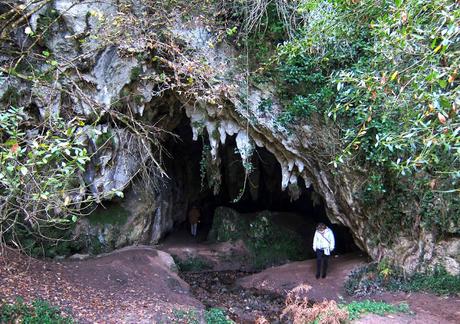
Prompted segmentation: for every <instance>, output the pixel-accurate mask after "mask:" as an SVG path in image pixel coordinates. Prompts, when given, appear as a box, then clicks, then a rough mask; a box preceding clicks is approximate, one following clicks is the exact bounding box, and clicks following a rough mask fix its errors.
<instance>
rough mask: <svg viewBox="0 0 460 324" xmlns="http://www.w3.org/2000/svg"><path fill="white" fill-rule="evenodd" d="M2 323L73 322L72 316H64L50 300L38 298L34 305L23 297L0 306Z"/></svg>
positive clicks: (43, 323) (45, 323)
mask: <svg viewBox="0 0 460 324" xmlns="http://www.w3.org/2000/svg"><path fill="white" fill-rule="evenodd" d="M0 322H1V323H24V324H54V323H73V320H72V319H71V318H70V317H63V316H62V315H61V312H60V310H59V309H58V308H57V307H53V306H51V305H50V304H48V302H46V301H43V300H40V299H37V300H35V301H33V302H32V305H27V304H25V303H24V301H23V300H22V299H18V300H17V301H16V303H14V304H4V305H2V306H1V307H0Z"/></svg>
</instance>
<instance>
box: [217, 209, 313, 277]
mask: <svg viewBox="0 0 460 324" xmlns="http://www.w3.org/2000/svg"><path fill="white" fill-rule="evenodd" d="M208 239H209V240H211V241H218V242H228V241H237V240H243V242H244V243H245V245H246V246H247V247H248V249H249V250H250V252H251V259H252V260H253V266H254V267H255V268H257V269H260V268H265V267H267V266H270V265H275V264H280V263H283V262H286V261H287V260H291V261H293V260H303V259H305V258H306V257H307V249H306V248H305V242H304V241H303V240H302V237H301V236H300V234H298V233H296V232H295V231H293V230H291V229H289V228H285V227H283V226H280V225H279V224H277V223H276V222H275V220H274V216H273V215H271V214H270V212H265V213H259V214H258V215H257V217H252V216H250V215H240V214H238V213H236V212H235V211H233V210H231V209H228V208H221V209H217V210H216V213H215V215H214V219H213V226H212V229H211V231H210V232H209V235H208Z"/></svg>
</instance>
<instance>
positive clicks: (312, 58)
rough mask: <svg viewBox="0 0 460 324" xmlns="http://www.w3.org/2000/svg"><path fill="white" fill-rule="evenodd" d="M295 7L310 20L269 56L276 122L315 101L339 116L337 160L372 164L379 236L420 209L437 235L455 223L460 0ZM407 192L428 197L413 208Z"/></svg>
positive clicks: (303, 113)
mask: <svg viewBox="0 0 460 324" xmlns="http://www.w3.org/2000/svg"><path fill="white" fill-rule="evenodd" d="M296 11H297V18H298V19H300V20H301V21H303V25H302V27H300V28H298V29H297V30H296V31H297V34H296V35H295V37H293V38H292V39H290V40H288V41H285V42H284V43H283V44H282V45H280V46H278V48H277V50H276V55H275V56H274V57H273V58H272V59H271V61H272V62H274V66H273V69H272V70H271V71H270V73H271V76H272V78H273V80H274V81H275V82H277V84H278V89H280V97H281V99H282V100H283V103H284V110H283V112H282V113H281V114H280V115H279V116H278V119H277V122H278V124H279V125H281V126H288V125H290V124H293V123H296V122H298V121H300V120H302V119H304V118H308V117H309V116H310V114H311V112H313V111H316V112H319V113H324V114H325V115H326V116H327V117H329V118H330V119H332V120H333V121H334V122H335V123H336V124H337V126H338V127H339V128H340V129H341V145H342V153H341V154H339V155H337V156H336V157H332V156H331V157H330V158H331V164H333V165H334V166H336V167H338V165H339V164H347V165H348V166H351V165H360V166H362V167H365V168H366V169H369V170H371V172H370V174H371V177H369V181H368V183H367V184H366V185H365V186H364V187H363V192H362V198H363V199H364V201H365V203H366V206H367V207H368V210H367V213H368V214H370V215H371V218H373V220H377V222H376V226H373V225H370V227H369V229H370V230H371V231H372V233H373V235H374V234H375V236H376V237H377V242H389V241H391V239H392V237H393V236H394V235H393V234H394V233H395V231H394V230H393V228H394V227H392V226H398V227H399V228H411V226H409V227H405V225H406V224H413V223H414V221H416V219H415V218H416V217H418V215H420V216H421V218H422V221H421V222H420V221H418V223H419V224H420V226H424V227H425V228H427V229H433V228H436V230H437V232H438V234H439V236H438V237H439V238H442V237H444V236H447V235H449V233H452V228H456V227H458V224H459V222H460V220H459V218H460V217H459V215H460V213H459V212H458V211H459V207H458V206H459V205H460V202H459V200H460V196H459V195H458V192H459V190H460V159H459V158H460V142H459V140H458V139H459V132H460V119H459V114H458V106H459V104H460V102H459V99H458V94H459V91H460V87H459V86H460V83H459V82H458V67H459V66H460V55H458V54H459V52H460V48H459V44H460V27H459V24H458V22H459V21H460V5H459V4H458V2H456V1H453V0H435V1H431V0H409V1H404V2H403V1H380V2H379V4H378V5H376V3H375V1H371V0H364V1H341V0H334V1H328V0H303V1H300V2H299V3H298V6H297V10H296ZM414 180H415V181H414ZM384 202H385V203H384ZM408 202H420V203H421V204H420V206H417V207H414V208H411V209H410V210H408V209H407V208H406V206H407V204H408ZM376 207H377V208H376ZM369 223H371V221H370V222H369ZM379 229H383V230H382V231H378V230H379ZM379 233H381V234H382V235H379ZM411 234H416V231H412V232H411Z"/></svg>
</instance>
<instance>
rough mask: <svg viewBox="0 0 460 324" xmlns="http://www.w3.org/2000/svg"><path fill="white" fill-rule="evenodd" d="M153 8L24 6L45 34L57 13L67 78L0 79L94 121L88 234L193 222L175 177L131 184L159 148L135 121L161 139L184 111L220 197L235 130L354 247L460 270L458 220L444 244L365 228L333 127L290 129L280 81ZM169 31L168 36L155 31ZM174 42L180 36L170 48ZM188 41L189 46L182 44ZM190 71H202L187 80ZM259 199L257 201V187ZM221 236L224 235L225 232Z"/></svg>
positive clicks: (355, 182) (22, 40)
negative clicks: (224, 157) (223, 151)
mask: <svg viewBox="0 0 460 324" xmlns="http://www.w3.org/2000/svg"><path fill="white" fill-rule="evenodd" d="M154 9H155V8H149V7H148V1H137V0H128V1H115V0H107V1H89V2H88V1H80V2H78V1H70V0H55V1H49V2H47V3H46V5H45V6H43V7H41V8H40V9H39V10H38V11H33V10H34V6H33V5H32V6H31V7H30V8H29V9H27V10H32V11H33V13H32V11H31V16H30V28H31V30H32V31H33V32H34V33H40V32H41V31H43V27H44V26H43V24H44V23H45V22H46V21H48V22H49V21H50V20H51V21H53V20H54V19H56V20H57V22H56V23H53V24H52V25H51V26H50V28H49V29H47V30H46V33H45V35H44V36H46V37H42V38H40V40H39V45H40V46H41V47H42V48H46V49H47V50H48V51H49V52H50V53H52V55H53V58H54V59H55V60H56V61H57V62H59V64H60V65H59V69H58V70H57V71H58V72H59V77H57V78H56V80H54V81H53V83H52V84H51V85H49V84H44V83H43V82H28V81H27V80H23V79H21V78H19V77H15V76H13V75H9V76H7V77H4V76H0V99H2V100H3V101H5V102H11V91H10V90H11V89H14V90H15V91H16V93H17V98H15V101H16V103H17V104H18V105H19V106H23V107H29V108H30V109H36V110H37V112H36V114H35V115H37V116H38V117H37V118H40V120H44V119H45V118H48V117H50V116H51V117H53V116H61V117H63V118H68V119H70V118H74V117H78V118H80V119H82V120H84V121H85V123H84V124H85V125H86V126H82V128H84V127H86V128H84V129H83V130H84V133H85V134H86V135H85V136H86V137H85V138H83V139H82V141H84V142H85V143H86V145H87V147H88V150H89V151H90V152H93V153H94V155H93V158H92V160H91V162H90V163H89V164H88V167H87V170H86V171H85V174H84V175H83V178H84V180H85V182H86V185H87V186H88V187H89V191H90V192H91V193H92V194H93V195H94V196H95V197H96V198H97V199H99V200H100V201H101V203H102V204H105V205H107V209H104V208H103V207H102V206H101V207H98V209H97V210H96V211H95V213H93V215H91V216H90V217H89V218H88V219H86V220H83V221H82V222H81V224H79V227H78V231H77V233H78V234H79V235H80V238H82V239H85V240H87V241H88V242H95V244H99V245H100V246H101V247H100V248H101V249H103V250H108V249H113V248H118V247H121V246H123V245H127V244H133V243H153V242H157V241H158V240H159V239H160V238H161V237H162V236H164V235H165V234H166V233H167V232H168V231H170V230H171V229H172V227H173V225H174V224H175V223H178V222H181V221H184V220H185V214H186V209H187V206H188V204H189V202H190V200H191V199H192V198H193V194H191V193H189V192H188V193H187V192H185V191H184V190H183V189H182V188H180V186H179V185H178V184H177V182H175V179H167V178H165V177H164V176H162V175H161V174H159V173H158V172H152V173H151V174H150V177H151V178H152V179H151V180H152V181H153V183H156V185H155V186H154V185H152V186H150V187H148V186H147V189H145V188H143V189H142V190H138V191H136V190H135V189H136V188H134V187H136V184H137V182H136V181H137V178H139V177H140V176H139V174H138V172H139V170H140V168H141V167H142V166H145V165H146V163H147V161H152V159H151V158H152V157H158V154H159V153H158V151H159V149H158V145H157V144H159V143H152V142H148V141H146V140H145V136H144V137H143V136H141V135H140V133H139V128H135V127H137V126H138V123H137V122H142V123H143V125H150V126H152V125H153V126H155V127H156V128H155V127H154V129H152V128H148V129H145V128H143V129H141V131H142V132H144V133H143V134H145V132H147V133H149V134H152V133H154V134H155V138H156V139H157V140H158V141H159V142H161V141H162V140H164V139H165V137H166V135H165V134H163V133H161V132H159V134H157V133H156V132H157V128H162V129H163V130H164V131H166V132H168V131H172V130H173V129H174V128H175V127H176V126H177V123H178V122H177V121H178V116H179V115H180V114H182V113H183V112H185V114H186V115H187V117H188V118H189V120H190V126H191V128H192V131H193V134H192V136H193V139H194V140H199V136H200V135H202V136H204V137H207V140H208V142H209V146H210V166H209V167H210V169H212V170H217V171H215V172H213V179H214V182H213V185H214V192H215V193H217V192H218V191H219V185H220V184H221V182H222V179H225V177H230V178H231V179H235V178H236V177H235V176H233V175H231V174H230V175H220V174H219V172H218V170H219V166H220V163H221V157H220V156H219V152H220V148H221V147H222V146H223V145H224V144H225V142H226V141H227V139H228V138H229V137H234V138H235V142H236V149H237V151H238V154H239V155H240V158H241V161H242V163H243V165H248V164H250V159H251V155H252V154H253V152H254V150H256V149H257V148H258V147H264V148H265V149H266V150H267V151H268V152H270V153H272V154H273V156H274V157H275V159H276V160H277V162H278V163H279V165H280V169H281V176H282V183H281V188H279V189H280V190H289V192H290V194H291V197H292V198H293V199H297V198H299V186H300V183H302V185H305V186H306V187H307V188H313V189H314V191H315V192H316V193H317V194H318V195H319V196H321V198H322V200H323V201H324V203H325V209H326V213H327V216H328V218H329V219H330V220H331V221H332V222H334V223H341V224H343V225H345V226H347V227H349V228H350V230H351V232H352V234H353V237H354V239H355V243H356V244H357V245H358V246H359V247H360V248H361V249H362V250H363V251H365V252H367V253H368V254H369V255H370V256H371V257H372V258H374V259H381V258H382V257H384V256H387V257H389V258H390V259H392V260H393V261H394V262H395V263H396V264H398V265H400V266H403V267H404V268H406V269H407V270H412V269H417V268H419V267H421V266H422V264H425V266H432V265H434V264H436V263H441V264H444V265H445V266H446V268H447V269H448V270H449V271H451V272H452V273H458V271H459V267H460V266H459V264H460V263H459V262H460V261H459V239H458V224H453V226H452V227H453V228H457V230H456V234H455V235H457V236H455V235H453V236H452V238H450V239H448V240H444V241H441V242H437V239H436V238H434V237H433V235H432V234H430V233H424V232H423V231H420V233H419V234H417V235H415V234H414V235H412V236H409V235H406V236H401V237H400V238H399V239H397V240H395V242H394V243H393V244H391V245H388V246H387V245H383V244H381V243H377V244H375V243H373V242H372V238H370V237H369V232H368V227H367V224H368V223H369V222H370V221H371V220H370V219H371V218H370V217H369V213H370V212H372V211H367V210H364V208H363V202H362V201H361V199H360V198H359V197H360V192H361V190H362V188H361V184H362V183H364V181H365V179H366V177H367V174H366V170H359V169H351V168H348V167H346V166H343V167H340V168H338V169H336V168H334V166H333V165H331V163H330V159H329V158H327V157H329V156H333V155H334V150H335V146H334V145H333V143H335V142H336V139H337V130H335V129H334V126H333V125H328V124H327V123H325V122H324V121H323V119H322V118H321V117H320V116H316V115H313V116H312V117H311V119H310V120H309V122H308V124H303V125H292V128H291V129H290V130H289V131H288V130H287V129H285V128H284V127H282V126H281V125H279V123H277V122H276V121H277V116H279V114H280V112H281V111H282V107H281V105H280V104H279V101H278V100H277V98H276V97H275V93H276V92H275V91H274V89H273V87H272V86H271V85H258V86H249V85H248V84H247V82H246V81H247V80H246V71H245V70H244V69H242V68H241V67H239V66H238V53H237V52H236V50H235V49H233V48H232V47H231V46H230V45H229V44H226V42H225V41H223V40H222V39H220V38H219V35H217V33H213V32H212V30H210V28H209V27H208V26H207V25H206V23H204V22H203V21H202V20H201V19H202V17H198V16H197V17H191V18H189V19H188V20H187V21H186V22H184V21H182V20H181V19H180V18H179V16H180V15H177V17H175V19H170V20H168V21H170V25H166V24H163V23H162V24H159V23H158V21H155V20H149V19H154V15H153V13H154V12H157V10H154ZM149 10H150V11H149ZM53 17H54V18H53ZM21 28H22V27H21ZM21 28H18V29H17V30H15V31H13V32H12V33H11V37H12V39H11V41H12V43H14V44H15V45H17V46H19V47H21V48H22V47H24V46H25V45H27V44H30V43H31V40H30V39H28V38H27V37H26V36H24V35H25V33H24V29H23V28H22V29H21ZM161 33H163V34H162V37H163V38H160V37H159V36H158V35H159V34H161ZM168 39H173V40H174V41H173V42H171V43H170V44H164V41H165V40H168ZM160 40H161V41H160ZM181 48H182V49H185V50H184V51H183V52H180V49H181ZM167 51H172V52H173V54H174V55H172V58H171V57H167V56H166V55H164V56H162V54H163V53H165V52H167ZM168 53H171V52H168ZM184 53H186V54H184ZM38 54H39V55H41V53H38ZM8 60H9V58H8V57H7V56H4V55H2V56H1V57H0V65H2V66H3V65H5V66H8ZM160 64H162V65H160ZM36 65H37V67H36V68H37V70H42V71H47V69H48V70H51V69H54V67H52V66H51V67H50V64H49V63H46V62H44V61H43V60H42V61H37V62H36ZM51 71H54V70H51ZM193 71H198V72H196V73H198V74H197V75H193V76H189V74H190V73H192V72H193ZM200 73H201V74H200ZM181 78H182V79H185V81H184V80H182V81H181V80H180V79H181ZM203 80H204V81H203ZM183 83H185V86H184V85H183ZM199 86H201V88H200V87H199ZM195 89H197V90H195ZM7 97H8V98H7ZM267 100H269V102H271V105H270V109H261V106H262V105H263V104H264V103H265V102H267ZM96 112H98V114H99V115H98V114H96ZM128 117H129V118H131V119H128ZM133 119H134V121H133ZM179 119H180V117H179ZM127 120H129V121H127ZM89 125H90V126H89ZM133 129H135V131H133ZM325 157H326V158H325ZM158 167H159V166H158V165H153V166H152V165H148V166H147V167H146V168H147V169H154V168H158ZM144 169H145V168H144ZM244 172H245V171H243V173H241V172H240V173H239V175H238V177H241V176H242V175H244ZM234 173H235V172H234ZM235 174H236V173H235ZM136 177H137V178H136ZM300 180H303V181H300ZM227 182H228V181H227ZM238 182H240V181H239V180H238ZM233 189H234V188H232V190H233ZM119 191H124V192H125V198H124V199H123V200H122V201H116V202H112V203H109V202H108V201H104V198H103V197H113V198H115V197H116V192H119ZM141 191H143V192H144V193H143V194H140V193H139V192H141ZM229 191H231V190H229ZM111 193H113V194H112V196H110V194H111ZM232 194H235V192H232ZM251 195H252V196H254V197H255V196H256V195H257V193H256V192H251ZM117 199H119V198H117ZM113 208H115V210H113ZM101 213H102V216H101V215H100V214H101ZM104 214H109V216H108V217H107V218H106V217H105V216H104ZM221 214H224V211H223V210H219V212H218V213H217V214H216V217H217V218H218V219H221V220H222V221H224V219H225V221H227V220H229V221H230V220H235V219H234V218H235V217H236V216H235V214H234V212H232V211H226V212H225V214H226V215H227V216H225V217H221V216H219V215H221ZM232 215H233V216H232ZM239 216H241V215H239ZM239 216H238V217H239ZM219 217H220V218H219ZM261 217H262V216H261ZM269 218H270V217H268V218H267V219H269ZM102 219H104V221H102ZM260 219H263V218H260ZM275 219H276V218H275ZM248 224H249V223H247V224H246V225H247V226H249V225H248ZM230 230H231V228H230ZM216 235H217V236H216V237H215V238H216V239H217V238H219V235H220V234H219V233H217V234H216ZM97 242H98V243H97ZM91 244H92V243H91ZM91 244H90V243H88V245H91Z"/></svg>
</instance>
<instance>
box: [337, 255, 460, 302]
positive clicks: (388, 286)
mask: <svg viewBox="0 0 460 324" xmlns="http://www.w3.org/2000/svg"><path fill="white" fill-rule="evenodd" d="M344 286H345V290H346V292H347V293H348V294H349V295H354V296H367V295H371V294H374V293H376V292H377V291H382V290H390V291H405V292H416V291H423V292H431V293H435V294H438V295H449V294H459V293H460V276H458V275H457V276H453V275H451V274H449V273H448V272H447V271H446V270H445V269H443V268H442V267H439V266H438V267H435V268H434V269H433V270H431V271H426V272H422V273H415V274H413V275H412V276H404V275H403V273H402V271H401V270H399V269H395V268H394V267H392V266H391V265H390V264H388V263H386V262H380V263H371V264H369V265H366V266H363V267H361V268H359V269H357V270H355V271H353V272H352V273H351V275H350V276H349V278H348V280H347V281H346V282H345V285H344Z"/></svg>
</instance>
